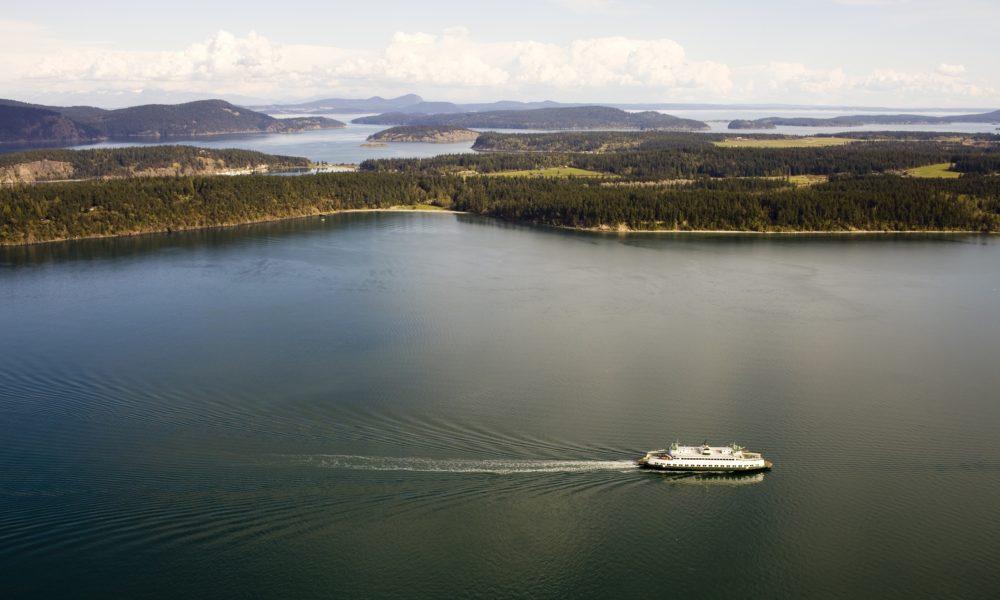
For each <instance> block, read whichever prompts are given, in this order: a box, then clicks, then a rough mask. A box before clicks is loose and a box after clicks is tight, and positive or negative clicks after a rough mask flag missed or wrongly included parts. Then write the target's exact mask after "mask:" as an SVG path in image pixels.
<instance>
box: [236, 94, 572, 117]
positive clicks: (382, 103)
mask: <svg viewBox="0 0 1000 600" xmlns="http://www.w3.org/2000/svg"><path fill="white" fill-rule="evenodd" d="M570 106H582V105H581V104H567V103H563V102H553V101H551V100H543V101H541V102H521V101H517V100H499V101H497V102H473V103H463V104H457V103H454V102H440V101H428V100H424V99H423V98H421V97H420V96H418V95H416V94H406V95H403V96H398V97H396V98H383V97H381V96H372V97H370V98H323V99H321V100H312V101H310V102H301V103H297V104H265V105H260V106H253V107H251V108H253V109H254V110H261V111H266V112H281V113H300V114H322V113H340V114H352V113H386V112H401V113H416V114H443V113H461V112H484V111H495V110H532V109H536V108H559V107H570Z"/></svg>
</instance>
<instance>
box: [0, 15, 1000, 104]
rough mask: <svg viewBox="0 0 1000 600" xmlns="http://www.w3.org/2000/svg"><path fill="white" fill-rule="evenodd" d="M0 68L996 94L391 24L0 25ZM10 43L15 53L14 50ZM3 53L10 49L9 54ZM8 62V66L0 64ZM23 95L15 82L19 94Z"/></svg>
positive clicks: (299, 80) (440, 85) (146, 77)
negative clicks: (57, 38)
mask: <svg viewBox="0 0 1000 600" xmlns="http://www.w3.org/2000/svg"><path fill="white" fill-rule="evenodd" d="M5 33H6V34H8V35H7V36H6V39H8V40H14V41H13V42H9V41H8V42H4V41H3V39H4V37H5V36H3V35H0V50H3V52H0V57H2V58H0V66H4V67H5V68H4V69H3V74H2V75H0V78H6V80H5V81H6V83H5V87H6V88H8V89H11V90H16V89H20V90H25V91H26V92H28V93H29V94H31V93H32V92H33V93H34V94H33V95H34V96H36V97H37V96H38V95H39V94H58V93H68V92H79V91H96V90H103V91H125V90H136V89H147V90H148V89H156V90H167V91H173V92H178V93H180V92H189V93H202V94H211V95H231V96H255V97H258V98H284V99H288V98H293V97H304V96H315V95H319V94H332V93H343V94H368V93H387V91H389V90H396V91H404V90H405V91H413V90H417V91H420V92H421V93H424V94H426V95H428V96H434V97H438V98H444V97H450V98H458V97H478V98H490V97H500V96H504V97H509V96H514V95H524V96H532V97H552V98H558V99H565V100H594V99H597V98H603V99H617V100H619V101H629V100H635V101H651V100H661V101H670V100H702V101H726V100H729V101H796V102H800V101H814V102H833V101H841V100H850V101H854V100H862V99H866V98H879V97H882V98H887V99H889V100H892V99H893V97H894V96H898V97H899V100H900V101H898V102H897V103H903V102H902V101H905V100H906V99H907V98H906V97H905V96H906V95H922V96H923V97H926V98H930V97H940V98H959V97H968V98H997V96H998V95H1000V94H998V92H997V90H996V89H994V88H992V87H989V86H986V85H983V84H978V83H974V82H973V80H971V79H970V78H969V74H968V73H967V72H966V69H965V67H964V66H962V65H958V64H950V63H941V64H940V65H938V66H937V67H935V68H930V69H928V70H927V71H925V72H902V71H897V70H891V69H875V70H872V71H870V72H866V73H849V72H847V71H846V70H845V69H843V68H827V69H817V68H813V67H810V66H808V65H805V64H803V63H800V62H785V61H773V62H770V63H766V64H761V65H750V66H745V65H744V66H736V67H731V66H729V65H727V64H724V63H721V62H717V61H713V60H710V59H707V58H702V57H691V56H689V55H688V53H687V52H686V51H685V49H684V48H683V47H682V46H681V45H680V44H679V43H678V42H676V41H674V40H671V39H667V38H657V39H635V38H628V37H621V36H608V37H595V38H584V39H577V40H573V41H569V42H566V43H561V44H554V43H545V42H539V41H532V40H521V41H505V42H489V43H485V42H480V41H478V40H476V39H475V38H474V36H473V35H472V34H471V33H470V32H469V31H468V30H467V29H465V28H461V27H456V28H449V29H445V30H443V31H440V32H437V33H426V32H397V33H396V34H394V35H393V36H392V37H391V38H390V39H389V40H388V42H387V43H386V44H385V45H384V46H383V47H382V48H380V49H377V50H374V51H373V50H356V49H349V48H342V47H338V46H332V45H302V44H280V43H277V42H274V41H272V40H270V39H269V38H267V37H265V36H263V35H260V34H257V33H254V32H250V33H248V34H246V35H242V36H238V35H234V34H232V33H229V32H226V31H220V32H218V33H216V34H215V35H213V36H212V37H210V38H209V39H206V40H203V41H200V42H196V43H193V44H190V45H188V46H187V47H185V48H181V49H179V50H169V51H162V52H148V51H143V52H137V51H128V50H117V49H111V48H107V47H104V46H100V45H90V46H82V47H80V46H77V47H71V49H70V50H67V49H66V48H67V46H66V45H65V44H58V43H53V42H52V40H51V36H48V35H47V33H46V32H45V31H43V30H38V29H33V28H32V27H31V26H30V25H28V24H24V23H12V22H5V21H0V34H5ZM15 49H16V51H15ZM8 50H9V51H8ZM4 61H6V62H4ZM22 93H24V92H22Z"/></svg>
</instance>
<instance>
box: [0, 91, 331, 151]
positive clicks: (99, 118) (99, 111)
mask: <svg viewBox="0 0 1000 600" xmlns="http://www.w3.org/2000/svg"><path fill="white" fill-rule="evenodd" d="M344 126H345V124H344V123H342V122H341V121H337V120H335V119H328V118H326V117H295V118H289V119H278V118H275V117H272V116H270V115H266V114H264V113H259V112H256V111H252V110H249V109H246V108H242V107H239V106H236V105H234V104H230V103H229V102H226V101H224V100H199V101H197V102H187V103H184V104H145V105H142V106H132V107H129V108H120V109H115V110H106V109H103V108H97V107H94V106H68V107H60V106H42V105H38V104H28V103H24V102H18V101H16V100H0V144H25V145H28V144H52V145H56V144H61V145H67V144H79V143H84V142H97V141H103V140H130V139H145V140H148V139H164V138H192V137H202V136H213V135H226V134H245V133H297V132H302V131H308V130H312V129H329V128H338V127H344Z"/></svg>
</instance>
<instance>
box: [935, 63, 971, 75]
mask: <svg viewBox="0 0 1000 600" xmlns="http://www.w3.org/2000/svg"><path fill="white" fill-rule="evenodd" d="M937 72H938V73H940V74H942V75H950V76H952V77H958V76H959V75H961V74H962V73H965V65H949V64H948V63H941V64H940V65H938V68H937Z"/></svg>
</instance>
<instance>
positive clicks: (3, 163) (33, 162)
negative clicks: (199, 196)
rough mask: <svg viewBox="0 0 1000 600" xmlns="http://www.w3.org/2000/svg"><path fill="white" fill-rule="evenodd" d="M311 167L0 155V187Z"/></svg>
mask: <svg viewBox="0 0 1000 600" xmlns="http://www.w3.org/2000/svg"><path fill="white" fill-rule="evenodd" d="M310 166H311V163H310V161H309V160H308V159H305V158H300V157H297V156H279V155H274V154H264V153H263V152H256V151H253V150H235V149H224V150H215V149H209V148H195V147H194V146H134V147H128V148H95V149H89V150H65V149H46V150H28V151H26V152H11V153H7V154H0V184H5V185H12V184H20V183H41V182H51V181H64V180H81V179H117V178H125V177H182V176H190V175H247V174H251V173H272V172H278V171H287V170H292V169H306V168H308V167H310Z"/></svg>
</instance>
